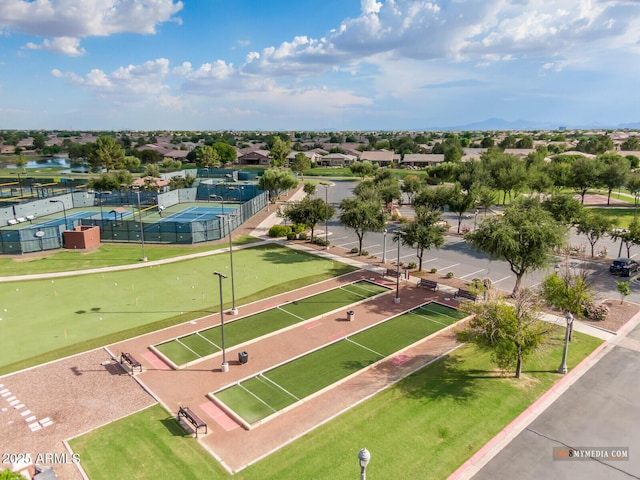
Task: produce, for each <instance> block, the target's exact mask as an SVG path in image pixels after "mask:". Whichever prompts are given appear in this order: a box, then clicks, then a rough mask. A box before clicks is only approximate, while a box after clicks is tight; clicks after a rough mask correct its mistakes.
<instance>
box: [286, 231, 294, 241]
mask: <svg viewBox="0 0 640 480" xmlns="http://www.w3.org/2000/svg"><path fill="white" fill-rule="evenodd" d="M295 239H296V234H295V233H293V232H291V233H287V240H295Z"/></svg>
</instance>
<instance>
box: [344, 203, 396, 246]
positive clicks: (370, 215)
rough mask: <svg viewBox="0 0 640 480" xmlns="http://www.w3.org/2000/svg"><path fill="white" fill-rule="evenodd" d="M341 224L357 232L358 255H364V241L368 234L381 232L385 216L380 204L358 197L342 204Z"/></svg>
mask: <svg viewBox="0 0 640 480" xmlns="http://www.w3.org/2000/svg"><path fill="white" fill-rule="evenodd" d="M339 218H340V223H341V224H342V225H343V226H344V227H345V228H348V229H351V230H353V231H354V232H355V234H356V236H357V237H358V255H361V254H362V241H363V239H364V237H365V234H366V233H367V232H381V231H382V230H383V229H384V225H385V216H384V213H383V212H382V209H381V208H380V202H379V201H375V200H362V199H361V198H358V197H351V198H345V199H343V200H342V202H340V216H339Z"/></svg>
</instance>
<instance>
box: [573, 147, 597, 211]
mask: <svg viewBox="0 0 640 480" xmlns="http://www.w3.org/2000/svg"><path fill="white" fill-rule="evenodd" d="M601 166H602V164H601V163H600V162H599V161H598V160H596V159H595V158H586V157H579V158H576V159H575V160H574V161H573V163H572V164H571V173H570V180H569V181H570V184H571V186H572V187H573V188H574V189H575V191H576V192H578V193H579V194H580V198H581V199H582V201H581V202H580V203H582V204H584V196H585V195H586V193H587V192H588V191H589V189H591V188H597V187H598V186H600V185H601V177H600V172H601V171H602V168H601Z"/></svg>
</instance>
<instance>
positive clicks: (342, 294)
mask: <svg viewBox="0 0 640 480" xmlns="http://www.w3.org/2000/svg"><path fill="white" fill-rule="evenodd" d="M386 291H388V288H387V287H384V286H382V285H379V284H376V283H372V282H369V281H366V280H363V281H360V282H355V283H352V284H349V285H344V286H342V287H338V288H334V289H332V290H329V291H327V292H323V293H319V294H317V295H312V296H310V297H307V298H302V299H300V300H297V301H295V302H291V303H287V304H284V305H280V306H278V307H275V308H271V309H269V310H265V311H263V312H260V313H256V314H254V315H250V316H248V317H244V318H240V319H238V320H235V321H233V322H229V323H225V327H224V329H225V347H226V348H231V347H233V346H235V345H240V344H242V343H245V342H248V341H250V340H253V339H254V338H259V337H262V336H264V335H268V334H269V333H272V332H275V331H277V330H280V329H283V328H286V327H289V326H291V325H294V324H296V323H299V322H303V321H306V320H309V319H312V318H314V317H318V316H320V315H323V314H325V313H328V312H331V311H334V310H338V309H340V308H344V307H346V306H347V305H351V304H353V303H356V302H360V301H362V300H366V299H368V298H371V297H373V296H375V295H378V294H380V293H383V292H386ZM221 337H222V335H221V330H220V326H215V327H211V328H207V329H204V330H200V331H198V332H195V333H192V334H190V335H185V336H182V337H179V338H176V339H174V340H170V341H168V342H164V343H161V344H159V345H155V348H157V349H158V350H159V351H160V352H161V353H162V354H163V355H164V356H166V357H167V358H168V359H169V360H170V361H171V362H173V363H174V364H175V365H178V366H182V365H185V364H187V363H189V362H193V361H196V360H199V359H202V358H205V357H207V356H209V355H213V354H215V353H217V352H219V351H220V350H221V346H220V345H221V344H222V339H221Z"/></svg>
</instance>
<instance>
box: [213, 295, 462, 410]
mask: <svg viewBox="0 0 640 480" xmlns="http://www.w3.org/2000/svg"><path fill="white" fill-rule="evenodd" d="M430 305H431V304H429V305H425V306H423V307H419V308H417V309H415V310H413V311H411V312H407V313H405V314H403V315H400V316H397V317H395V318H392V319H390V320H387V321H386V322H383V323H380V324H378V325H375V326H373V327H371V328H368V329H366V330H364V331H362V332H360V333H357V334H355V335H353V336H351V337H349V338H348V339H344V340H341V341H339V342H336V343H333V344H331V345H328V346H326V347H324V348H322V349H320V350H316V351H313V352H311V353H309V354H307V355H305V356H303V357H300V358H297V359H295V360H292V361H291V362H288V363H286V364H284V365H281V366H278V367H276V368H273V369H271V370H269V371H267V372H264V373H263V374H261V375H258V376H256V377H253V378H251V379H249V380H246V381H244V382H241V383H240V384H238V385H234V386H232V387H229V388H227V389H225V390H222V391H220V392H217V393H216V394H215V395H216V397H217V398H219V399H220V400H221V401H222V402H224V403H225V404H226V405H227V406H228V407H229V408H231V409H233V410H234V411H235V412H236V413H237V414H238V415H240V416H241V417H242V418H244V419H245V420H246V421H247V422H248V423H254V422H256V421H258V420H261V419H263V418H265V417H267V416H269V415H271V414H272V413H274V412H275V411H277V410H280V409H282V408H284V407H286V406H288V405H291V404H293V403H295V402H296V401H298V400H300V399H303V398H305V397H307V396H309V395H311V394H313V393H315V392H317V391H319V390H321V389H323V388H325V387H327V386H329V385H331V384H333V383H336V382H337V381H339V380H342V379H343V378H345V377H347V376H349V375H351V374H352V373H355V372H357V371H358V370H361V369H363V368H365V367H367V366H368V365H371V364H372V363H375V362H377V361H378V360H381V359H382V358H384V357H387V356H389V355H392V354H393V353H395V352H397V351H399V350H402V349H403V348H405V347H407V346H409V345H411V344H413V343H415V342H417V341H419V340H421V339H423V338H425V337H427V336H429V335H431V334H432V333H435V332H437V331H438V330H441V329H443V328H444V327H446V326H449V325H452V324H453V323H455V322H456V321H457V320H461V319H463V318H464V317H466V314H465V313H463V312H459V311H457V310H456V309H454V308H450V307H446V306H444V305H437V307H436V308H438V309H440V311H441V312H442V313H437V312H436V310H435V309H429V307H430ZM262 378H263V379H265V380H266V381H267V382H272V383H273V384H274V385H273V386H278V387H280V389H279V390H278V389H277V388H275V389H274V388H269V389H267V390H266V394H267V397H266V398H265V397H262V392H263V391H264V390H265V386H263V385H262V382H258V380H257V379H262ZM256 387H260V388H259V389H256ZM279 405H282V406H279Z"/></svg>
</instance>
